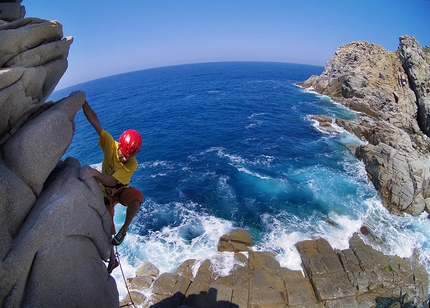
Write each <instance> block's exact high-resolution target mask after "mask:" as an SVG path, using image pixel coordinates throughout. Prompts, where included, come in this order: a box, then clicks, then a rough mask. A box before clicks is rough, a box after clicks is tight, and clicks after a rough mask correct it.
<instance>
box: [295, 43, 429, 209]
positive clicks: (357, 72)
mask: <svg viewBox="0 0 430 308" xmlns="http://www.w3.org/2000/svg"><path fill="white" fill-rule="evenodd" d="M299 85H301V86H304V87H313V88H314V89H315V90H316V91H317V92H319V93H321V94H325V95H328V96H330V97H331V98H333V100H335V101H337V102H340V103H342V104H344V105H345V106H347V107H349V108H351V109H353V110H356V111H358V112H360V115H361V116H360V118H359V120H358V121H353V122H351V121H342V120H338V119H337V120H336V122H337V124H338V125H340V126H343V127H344V128H346V129H347V130H348V131H350V132H351V133H353V134H355V135H357V136H358V137H359V138H361V139H362V140H366V141H368V144H366V145H362V146H360V147H359V148H357V149H356V152H355V154H356V156H357V157H358V158H360V159H362V160H363V161H364V163H365V165H366V170H367V172H368V175H369V178H370V179H371V181H372V182H373V184H374V186H375V188H376V189H377V190H378V191H379V194H380V196H381V198H382V202H383V204H384V206H385V207H386V208H388V209H389V210H390V211H391V212H392V213H395V214H399V215H400V214H402V213H404V212H406V213H409V214H412V215H420V214H421V213H422V212H423V211H427V212H429V213H430V187H429V184H430V156H429V147H430V141H429V138H428V136H429V135H430V125H429V122H430V90H429V89H430V56H429V54H427V53H426V52H425V51H424V50H423V48H421V47H420V45H419V43H418V42H417V41H416V40H415V39H414V38H413V37H409V36H402V37H400V44H399V48H398V50H397V51H396V52H389V51H386V50H385V49H383V48H382V47H381V46H379V45H375V44H370V43H367V42H354V43H351V44H347V45H343V46H341V47H340V48H339V49H338V50H337V51H336V52H335V54H334V56H333V57H332V58H331V59H330V60H329V61H328V63H327V65H326V67H325V69H324V71H323V73H322V74H321V75H320V76H311V77H310V78H309V79H308V80H306V81H305V82H303V83H299ZM329 122H331V119H330V120H329Z"/></svg>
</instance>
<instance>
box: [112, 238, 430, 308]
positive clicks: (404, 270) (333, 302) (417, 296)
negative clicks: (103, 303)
mask: <svg viewBox="0 0 430 308" xmlns="http://www.w3.org/2000/svg"><path fill="white" fill-rule="evenodd" d="M363 231H364V230H363ZM364 233H367V232H364ZM367 234H368V233H367ZM368 235H369V234H368ZM361 236H365V235H364V234H361ZM349 244H350V248H349V249H345V250H334V249H333V248H332V247H331V246H330V244H329V243H328V242H327V241H326V240H324V239H317V240H310V241H304V242H300V243H298V244H297V245H296V247H297V250H298V251H299V253H300V256H301V259H302V265H303V271H293V270H290V269H287V268H284V267H281V266H280V265H279V262H278V261H277V260H276V256H275V255H274V254H273V253H271V252H261V251H253V250H252V248H251V245H252V239H251V235H250V234H249V233H248V232H247V231H244V230H234V231H232V232H231V233H230V234H226V235H224V236H222V237H221V238H220V241H219V244H218V251H222V252H223V253H231V254H234V259H235V260H236V261H237V262H236V263H235V265H234V266H233V268H232V269H231V271H230V272H229V274H228V275H225V276H220V275H219V274H217V273H216V271H215V268H216V266H215V265H214V264H213V263H211V260H204V261H203V262H198V261H197V260H187V261H185V262H184V263H182V264H181V265H180V266H179V267H178V268H177V269H176V270H175V271H174V272H172V273H163V274H161V275H160V274H159V271H158V269H157V268H156V267H155V266H154V265H152V264H150V263H145V264H143V265H142V266H141V267H140V268H139V269H138V270H137V272H136V276H135V277H133V278H130V279H129V280H128V282H129V288H130V292H129V294H128V295H127V296H126V298H125V299H124V300H122V302H121V303H120V305H127V304H132V305H136V306H139V307H320V308H323V307H348V308H350V307H400V305H401V307H422V306H424V305H427V304H428V303H427V301H426V298H427V294H428V275H427V272H426V270H425V268H424V267H423V266H422V265H421V264H419V262H418V261H417V260H416V259H413V258H412V259H408V258H400V257H396V256H385V255H384V254H382V253H381V252H378V251H376V250H374V249H373V248H372V247H371V246H369V245H366V244H365V243H364V242H363V240H362V239H361V237H360V236H359V235H358V234H354V236H353V237H352V238H351V239H350V241H349ZM391 305H397V306H391ZM408 305H409V306H408Z"/></svg>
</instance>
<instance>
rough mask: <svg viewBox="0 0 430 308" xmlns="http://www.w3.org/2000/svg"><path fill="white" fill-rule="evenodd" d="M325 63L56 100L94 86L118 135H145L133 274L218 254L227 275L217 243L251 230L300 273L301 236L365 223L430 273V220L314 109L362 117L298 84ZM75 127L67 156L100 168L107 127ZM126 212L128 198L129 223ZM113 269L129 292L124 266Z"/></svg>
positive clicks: (104, 89) (99, 87)
mask: <svg viewBox="0 0 430 308" xmlns="http://www.w3.org/2000/svg"><path fill="white" fill-rule="evenodd" d="M322 70H323V68H322V67H316V66H307V65H297V64H286V63H259V62H230V63H206V64H192V65H181V66H172V67H163V68H157V69H149V70H143V71H137V72H132V73H127V74H122V75H116V76H112V77H107V78H103V79H98V80H95V81H91V82H87V83H83V84H80V85H76V86H73V87H70V88H67V89H63V90H60V91H56V92H55V93H54V94H53V95H52V96H51V99H53V100H57V99H59V98H61V97H64V96H67V95H68V94H69V93H70V92H72V91H73V90H83V91H85V92H86V93H87V99H88V101H89V103H90V105H91V106H92V107H93V109H94V110H95V111H96V113H97V114H98V117H99V120H100V122H101V124H102V126H103V128H104V129H106V130H107V131H109V132H110V133H111V134H112V135H113V137H114V138H116V139H117V138H118V137H119V135H120V134H121V133H122V132H123V131H124V130H126V129H128V128H134V129H136V130H138V131H140V132H141V134H142V136H143V144H144V145H143V148H142V151H141V153H140V154H139V155H138V157H137V159H138V161H139V166H138V169H137V171H136V173H135V175H134V176H133V182H132V183H131V184H132V185H133V186H135V187H137V188H139V189H140V190H142V192H143V194H144V195H145V201H144V204H143V205H142V207H141V209H140V211H139V213H138V215H137V217H136V218H135V220H134V222H133V224H132V227H131V228H130V231H129V233H128V235H127V237H126V239H125V241H124V243H123V244H122V245H121V246H119V253H120V255H121V261H122V264H123V265H124V267H125V271H126V274H127V276H134V271H135V267H137V266H139V265H140V264H142V263H143V262H144V261H149V262H151V263H153V264H154V265H156V266H157V267H158V268H160V270H161V271H171V270H172V269H174V268H175V267H176V266H178V265H179V264H180V263H182V262H183V261H185V260H186V259H191V258H197V259H201V260H203V259H205V258H215V259H216V258H218V259H219V260H221V261H220V262H218V263H217V264H218V266H219V268H218V270H219V271H220V273H222V272H225V271H228V267H229V266H230V265H231V262H233V261H232V257H231V256H229V255H228V254H217V251H216V250H217V243H218V239H219V237H220V236H221V235H223V234H224V233H226V232H228V231H230V230H231V229H233V228H244V229H246V230H249V231H250V232H251V233H252V235H253V239H254V249H255V250H269V251H273V252H276V253H277V259H278V260H279V262H280V263H281V265H283V266H286V267H289V268H291V269H301V268H300V258H299V255H298V253H297V251H296V249H295V246H294V245H295V244H296V243H297V242H298V241H302V240H306V239H313V238H317V237H323V238H325V239H327V240H328V241H329V242H330V244H331V245H332V246H333V247H334V248H338V249H345V248H347V247H348V239H349V238H350V237H351V236H352V234H353V233H354V232H357V231H358V230H359V229H360V227H361V226H363V225H365V226H367V227H368V228H369V229H370V230H371V232H372V233H374V234H375V235H377V236H379V237H380V238H382V239H383V240H384V241H385V242H386V245H383V246H380V247H375V248H377V249H379V250H381V251H383V252H384V253H387V254H397V255H400V256H401V257H409V256H411V255H412V252H413V250H414V249H415V248H416V249H418V250H419V251H420V253H421V258H422V262H423V264H425V265H426V266H427V268H430V267H429V265H428V264H429V263H428V258H429V256H430V250H429V231H428V230H429V221H428V219H427V218H426V215H423V216H421V217H416V218H414V217H410V216H407V217H404V218H400V217H395V216H391V215H390V214H388V213H387V211H386V210H385V209H384V208H383V207H382V205H381V202H380V199H379V197H378V194H377V192H376V191H375V189H374V188H373V186H372V185H371V183H369V181H368V179H367V175H366V172H365V169H364V165H363V164H362V162H360V161H358V160H357V159H356V158H355V156H354V155H353V154H352V153H351V152H350V150H349V149H348V147H347V146H348V145H353V146H357V145H359V144H360V140H358V139H357V138H355V137H354V136H351V135H350V134H348V133H346V132H344V131H343V130H342V129H340V128H337V129H338V131H339V134H328V133H324V132H322V131H321V130H320V129H319V127H318V123H316V122H314V121H312V120H310V118H309V117H310V115H314V114H324V115H327V116H331V117H336V118H342V119H348V120H353V119H355V118H356V116H357V115H356V114H355V113H354V112H352V111H350V110H348V109H346V108H345V107H343V106H341V105H339V104H336V103H335V102H333V101H332V100H330V99H329V98H327V97H325V96H322V95H318V94H316V93H312V92H311V91H309V90H307V89H302V88H300V87H297V86H296V85H295V83H296V82H298V81H304V80H306V79H307V78H308V77H310V76H311V75H313V74H316V75H319V74H321V72H322ZM75 123H76V133H75V136H74V139H73V142H72V144H71V146H70V148H69V150H68V151H67V153H66V155H65V156H73V157H76V158H78V159H79V160H80V162H81V164H82V165H84V164H90V165H95V166H99V165H100V162H101V157H102V154H101V150H100V149H99V148H98V147H97V140H98V139H97V137H98V136H97V134H96V133H95V131H94V130H93V128H92V127H91V126H90V125H89V123H88V122H87V121H86V119H85V118H84V116H83V114H82V112H81V111H79V112H78V114H77V116H76V120H75ZM124 215H125V208H124V207H122V206H121V205H118V206H117V207H116V217H115V222H116V224H117V226H118V227H120V226H121V225H122V221H123V219H124ZM214 263H215V262H214ZM114 276H115V277H116V278H117V279H118V285H119V287H120V291H121V288H122V287H121V284H123V283H122V282H121V279H122V278H121V277H120V272H119V271H118V272H114ZM121 292H124V290H122V291H121Z"/></svg>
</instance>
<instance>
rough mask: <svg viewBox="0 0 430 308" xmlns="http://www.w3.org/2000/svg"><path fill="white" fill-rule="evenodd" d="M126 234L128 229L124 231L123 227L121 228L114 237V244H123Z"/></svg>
mask: <svg viewBox="0 0 430 308" xmlns="http://www.w3.org/2000/svg"><path fill="white" fill-rule="evenodd" d="M126 234H127V231H124V230H123V229H121V230H119V232H118V233H117V234H116V235H115V236H114V238H113V239H112V244H113V245H115V246H118V245H121V243H122V241H123V240H124V237H125V235H126Z"/></svg>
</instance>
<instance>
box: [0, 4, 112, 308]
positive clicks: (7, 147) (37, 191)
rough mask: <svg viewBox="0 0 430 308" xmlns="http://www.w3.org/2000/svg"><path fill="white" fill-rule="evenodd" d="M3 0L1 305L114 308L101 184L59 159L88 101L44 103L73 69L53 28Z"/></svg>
mask: <svg viewBox="0 0 430 308" xmlns="http://www.w3.org/2000/svg"><path fill="white" fill-rule="evenodd" d="M24 13H25V9H24V8H23V7H22V6H21V5H20V1H6V2H5V1H1V2H0V19H1V20H0V108H1V112H0V149H1V150H0V247H1V249H0V302H1V303H2V307H65V306H68V307H71V306H80V307H118V291H117V288H116V283H115V280H114V279H113V278H112V277H111V276H109V274H108V273H107V270H106V266H105V265H104V263H103V259H104V260H106V259H107V258H108V257H109V242H110V236H111V235H110V228H111V226H110V224H111V221H110V216H109V214H108V213H107V211H106V208H105V206H104V204H103V201H102V194H101V191H100V188H99V186H98V184H97V183H96V182H95V180H92V181H90V180H87V181H86V182H85V183H83V182H81V181H80V180H79V178H78V173H79V170H80V168H81V166H80V164H79V162H78V161H77V160H76V159H73V158H68V159H66V160H65V161H61V157H62V156H63V154H64V153H65V151H66V149H67V148H68V146H69V145H70V142H71V140H72V137H73V133H74V117H75V114H76V112H77V111H78V110H79V109H80V108H81V106H82V105H83V103H84V101H85V93H83V92H75V93H72V94H71V95H70V96H69V97H67V98H64V99H62V100H60V101H58V102H55V103H54V102H45V100H46V99H47V98H48V97H49V95H50V94H51V93H52V91H53V90H54V88H55V86H56V85H57V83H58V81H59V80H60V78H61V76H62V75H63V74H64V72H65V71H66V69H67V56H68V52H69V47H70V44H71V43H72V38H71V37H66V38H64V37H63V32H62V26H61V24H60V23H59V22H57V21H47V20H41V19H38V18H24Z"/></svg>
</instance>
